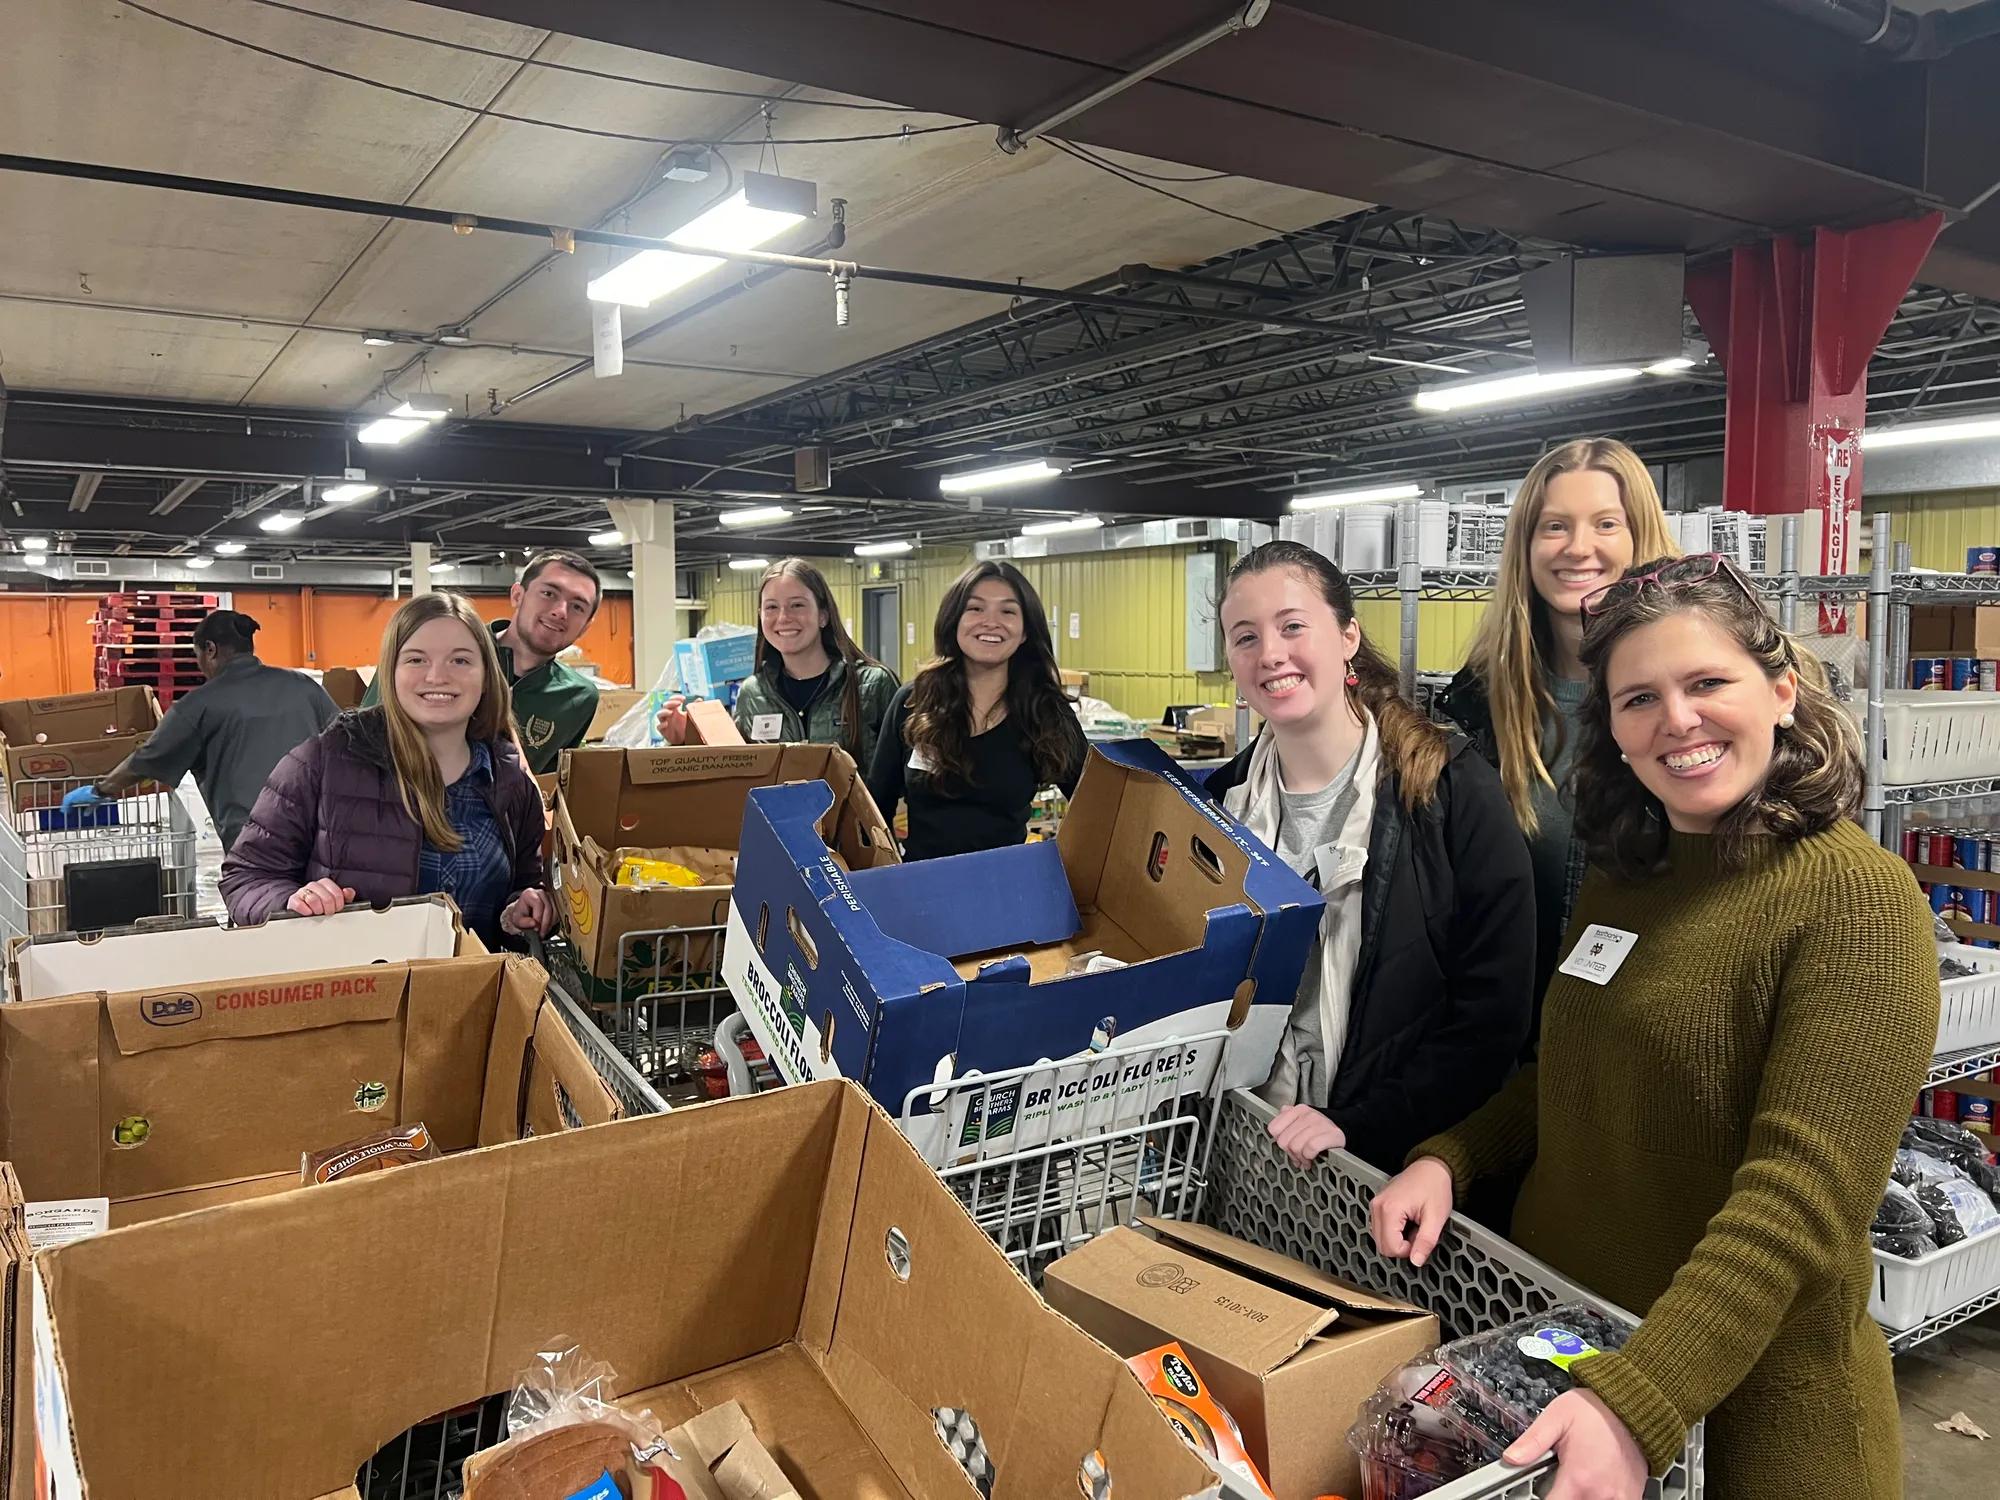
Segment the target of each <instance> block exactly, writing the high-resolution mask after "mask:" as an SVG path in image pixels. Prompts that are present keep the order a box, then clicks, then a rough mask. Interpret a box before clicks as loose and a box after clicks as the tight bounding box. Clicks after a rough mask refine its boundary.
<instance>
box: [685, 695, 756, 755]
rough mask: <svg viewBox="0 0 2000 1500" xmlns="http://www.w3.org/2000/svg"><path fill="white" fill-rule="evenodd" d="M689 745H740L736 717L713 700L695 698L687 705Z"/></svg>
mask: <svg viewBox="0 0 2000 1500" xmlns="http://www.w3.org/2000/svg"><path fill="white" fill-rule="evenodd" d="M686 743H687V744H690V745H740V744H742V743H744V740H743V731H742V730H740V729H738V728H737V727H736V716H735V715H734V714H732V713H731V712H730V711H729V710H728V709H726V708H724V707H723V706H722V705H721V704H720V703H718V702H717V701H716V700H715V699H713V698H697V699H696V700H695V701H694V702H692V703H690V704H688V705H687V739H686Z"/></svg>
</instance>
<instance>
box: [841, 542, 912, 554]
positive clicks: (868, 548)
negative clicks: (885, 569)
mask: <svg viewBox="0 0 2000 1500" xmlns="http://www.w3.org/2000/svg"><path fill="white" fill-rule="evenodd" d="M916 545H917V544H916V543H915V542H863V543H862V544H861V545H860V546H859V547H856V548H855V549H854V555H855V556H856V557H901V556H902V555H903V554H904V553H905V552H908V551H911V550H912V549H913V548H915V546H916Z"/></svg>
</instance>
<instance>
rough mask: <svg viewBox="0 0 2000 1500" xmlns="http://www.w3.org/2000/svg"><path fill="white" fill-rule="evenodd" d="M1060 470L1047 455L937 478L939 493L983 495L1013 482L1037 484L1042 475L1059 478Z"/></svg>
mask: <svg viewBox="0 0 2000 1500" xmlns="http://www.w3.org/2000/svg"><path fill="white" fill-rule="evenodd" d="M1062 472H1063V471H1062V470H1061V469H1060V468H1058V467H1057V466H1056V465H1054V464H1052V463H1050V462H1049V461H1048V460H1047V459H1041V458H1038V459H1036V460H1035V461H1034V462H1033V463H1025V464H1002V465H1001V466H1000V467H999V468H997V469H973V470H971V471H969V472H967V473H964V474H947V475H945V476H944V478H942V479H940V480H939V481H938V493H939V494H941V495H983V494H985V493H986V492H987V491H988V490H1003V489H1006V488H1007V487H1008V486H1009V485H1015V484H1039V483H1041V482H1042V481H1043V480H1045V479H1060V478H1061V477H1062Z"/></svg>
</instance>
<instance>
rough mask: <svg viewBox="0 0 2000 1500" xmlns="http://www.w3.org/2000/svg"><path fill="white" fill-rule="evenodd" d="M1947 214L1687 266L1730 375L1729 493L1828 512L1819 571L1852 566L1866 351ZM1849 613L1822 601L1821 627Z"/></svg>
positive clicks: (1736, 506)
mask: <svg viewBox="0 0 2000 1500" xmlns="http://www.w3.org/2000/svg"><path fill="white" fill-rule="evenodd" d="M1943 224H1944V216H1943V215H1942V214H1937V213H1932V214H1926V215H1924V216H1923V217H1922V218H1917V219H1895V220H1891V221H1889V222H1887V223H1882V224H1870V225H1867V226H1865V227H1864V228H1861V229H1816V230H1814V231H1813V232H1812V234H1811V235H1810V237H1807V236H1803V235H1800V236H1790V235H1787V236H1781V237H1779V238H1777V239H1773V240H1767V241H1764V242H1762V243H1760V244H1754V245H1739V246H1737V247H1736V249H1734V250H1733V251H1731V252H1730V254H1729V256H1728V258H1727V259H1722V258H1718V259H1716V260H1713V261H1710V262H1708V263H1706V264H1704V265H1700V266H1697V267H1695V268H1693V269H1692V270H1690V271H1689V272H1688V277H1687V297H1688V304H1689V305H1690V306H1691V307H1693V308H1694V313H1695V317H1696V318H1697V319H1699V320H1700V322H1701V327H1702V331H1703V333H1705V334H1706V335H1707V336H1708V342H1709V347H1710V348H1711V349H1713V350H1714V351H1715V355H1716V358H1717V359H1718V360H1719V361H1720V362H1721V365H1722V369H1723V374H1724V376H1725V378H1726V380H1727V382H1728V427H1727V431H1726V435H1725V437H1724V446H1723V460H1722V464H1723V482H1722V498H1723V504H1724V505H1726V506H1727V507H1728V508H1729V509H1731V510H1741V511H1749V512H1751V513H1752V514H1756V515H1771V514H1790V513H1792V512H1796V511H1813V512H1817V513H1818V514H1819V516H1820V556H1819V558H1818V559H1817V564H1818V571H1820V572H1822V573H1845V572H1847V571H1848V570H1849V565H1850V564H1849V559H1850V554H1851V545H1850V544H1851V537H1850V530H1851V526H1852V520H1853V516H1854V515H1855V513H1856V512H1857V511H1858V510H1859V507H1860V504H1861V432H1862V429H1863V428H1864V427H1865V426H1866V425H1867V405H1868V381H1867V375H1868V361H1869V358H1870V357H1871V356H1872V355H1873V354H1874V352H1875V345H1876V344H1877V343H1878V342H1879V341H1880V340H1881V337H1882V331H1883V330H1884V329H1885V328H1887V327H1888V326H1889V319H1890V318H1891V317H1893V316H1894V315H1895V311H1896V305H1897V304H1898V303H1899V302H1901V301H1902V299H1903V294H1904V293H1905V292H1907V291H1908V290H1909V288H1910V281H1911V279H1912V278H1913V277H1914V276H1915V275H1916V273H1917V267H1918V266H1920V265H1921V264H1923V259H1924V257H1925V256H1926V255H1928V254H1929V253H1930V248H1931V242H1932V241H1933V240H1935V239H1936V238H1937V235H1938V231H1939V229H1941V228H1942V227H1943ZM1802 561H1804V562H1806V565H1807V566H1812V563H1811V561H1810V560H1805V559H1802ZM1845 622H1846V610H1845V609H1844V608H1842V607H1840V606H1839V605H1837V604H1833V603H1831V602H1830V601H1825V600H1822V601H1821V604H1820V629H1821V630H1823V631H1825V630H1841V629H1844V628H1845Z"/></svg>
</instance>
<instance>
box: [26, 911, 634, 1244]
mask: <svg viewBox="0 0 2000 1500" xmlns="http://www.w3.org/2000/svg"><path fill="white" fill-rule="evenodd" d="M321 920H324V919H321ZM0 1072H4V1074H5V1076H7V1077H8V1080H9V1083H8V1088H7V1090H6V1093H5V1095H4V1097H0V1159H5V1160H8V1161H11V1162H12V1163H13V1164H14V1170H15V1172H16V1173H17V1174H18V1176H19V1178H20V1181H21V1185H22V1189H23V1191H24V1192H25V1194H26V1195H27V1197H28V1198H29V1199H30V1200H31V1201H32V1200H40V1199H50V1198H108V1199H110V1200H111V1222H112V1224H113V1226H114V1227H116V1226H119V1225H123V1224H132V1223H138V1222H142V1221H144V1220H148V1219H156V1218H160V1217H162V1216H167V1215H174V1214H179V1213H183V1212H186V1211H188V1210H190V1209H192V1208H198V1207H206V1206H208V1205H210V1204H213V1203H216V1202H227V1201H232V1200H236V1199H245V1198H254V1197H261V1196H265V1195H268V1194H271V1193H278V1192H283V1191H285V1190H287V1189H290V1188H296V1187H297V1186H298V1185H299V1159H300V1157H301V1155H302V1154H303V1153H305V1152H307V1151H312V1150H318V1149H320V1148H323V1147H327V1146H335V1145H339V1144H341V1143H342V1142H345V1141H350V1140H353V1139H355V1138H357V1137H359V1136H362V1135H366V1134H369V1133H370V1132H372V1131H375V1130H380V1129H383V1128H386V1127H389V1126H395V1125H406V1124H413V1123H415V1122H417V1121H422V1122H423V1123H424V1124H425V1125H426V1126H428V1127H429V1129H430V1132H431V1135H432V1137H433V1138H434V1139H435V1140H436V1141H437V1143H438V1145H439V1146H440V1148H441V1149H443V1150H445V1151H463V1150H468V1149H470V1148H472V1147H473V1146H478V1145H488V1144H491V1143H493V1142H496V1141H504V1140H513V1139H515V1138H517V1137H519V1136H521V1135H523V1134H550V1133H553V1132H556V1131H560V1130H562V1129H563V1128H564V1127H565V1121H569V1122H572V1123H574V1122H581V1123H585V1124H596V1123H601V1122H603V1121H606V1120H613V1119H617V1118H619V1117H620V1116H621V1115H622V1113H623V1109H622V1107H621V1106H620V1104H619V1102H618V1100H617V1099H616V1098H615V1097H614V1096H613V1095H612V1094H611V1092H610V1090H609V1089H608V1088H607V1087H606V1086H605V1084H604V1082H603V1080H602V1079H601V1078H599V1076H598V1074H597V1072H596V1070H595V1069H594V1068H593V1067H592V1065H591V1063H590V1060H589V1058H588V1057H587V1056H586V1055H585V1054H584V1052H583V1050H582V1047H581V1046H580V1045H579V1044H578V1042H577V1040H576V1038H575V1037H574V1036H573V1035H572V1034H571V1032H570V1031H569V1029H568V1027H567V1025H566V1024H565V1023H564V1021H563V1019H562V1017H561V1016H560V1015H559V1014H558V1013H557V1011H556V1010H555V1008H554V1002H552V1001H551V1000H550V999H549V997H548V979H547V976H546V975H545V974H544V973H543V972H542V969H541V967H540V965H538V964H535V963H533V962H532V961H530V960H528V959H524V958H519V957H507V958H500V957H495V956H492V955H472V956H468V957H464V958H447V959H417V960H399V961H394V962H379V963H363V964H360V965H356V966H353V967H345V968H326V969H320V970H317V971H303V972H292V973H285V974H279V975H267V976H259V977H257V978H249V979H245V978H229V979H216V980H205V979H182V978H180V977H178V976H176V977H175V978H174V979H171V980H165V979H162V980H156V981H154V982H153V983H152V984H151V985H149V986H147V987H144V988H133V989H128V990H122V991H99V992H96V993H92V994H77V995H69V996H65V997H60V998H56V999H48V1000H30V1001H23V1002H20V1003H18V1004H11V1005H4V1006H0Z"/></svg>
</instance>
